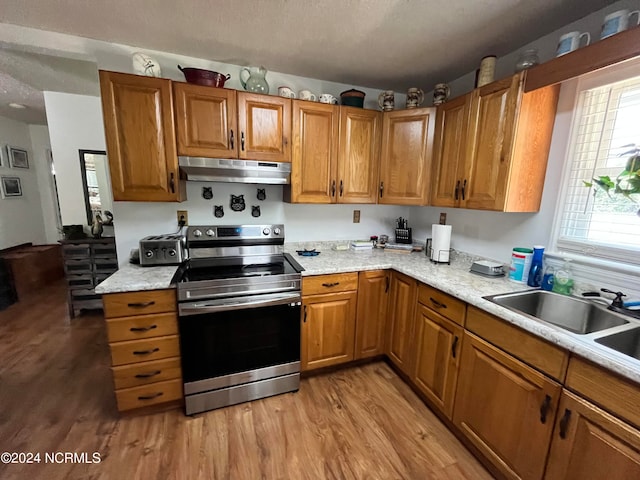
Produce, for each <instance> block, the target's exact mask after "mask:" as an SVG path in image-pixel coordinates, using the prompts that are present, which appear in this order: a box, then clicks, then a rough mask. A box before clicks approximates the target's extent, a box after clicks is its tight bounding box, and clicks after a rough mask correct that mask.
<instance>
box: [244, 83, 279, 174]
mask: <svg viewBox="0 0 640 480" xmlns="http://www.w3.org/2000/svg"><path fill="white" fill-rule="evenodd" d="M237 95H238V130H240V138H239V141H240V144H239V147H240V150H239V152H238V156H239V157H240V158H245V159H248V160H265V161H268V162H290V161H291V143H290V142H289V135H291V100H290V99H288V98H282V97H270V96H268V95H260V94H257V93H245V92H238V94H237Z"/></svg>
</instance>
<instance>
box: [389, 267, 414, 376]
mask: <svg viewBox="0 0 640 480" xmlns="http://www.w3.org/2000/svg"><path fill="white" fill-rule="evenodd" d="M417 290H418V285H417V282H416V281H415V280H414V279H413V278H411V277H409V276H407V275H403V274H402V273H398V272H393V273H392V275H391V295H390V297H389V311H388V317H389V318H388V325H387V348H386V352H387V355H388V356H389V358H390V359H391V361H392V362H393V363H394V364H395V365H396V366H397V367H398V368H399V369H400V370H401V371H402V372H404V373H405V374H407V375H409V374H410V372H411V357H412V351H413V343H414V342H413V326H414V320H415V317H414V314H415V309H416V298H417Z"/></svg>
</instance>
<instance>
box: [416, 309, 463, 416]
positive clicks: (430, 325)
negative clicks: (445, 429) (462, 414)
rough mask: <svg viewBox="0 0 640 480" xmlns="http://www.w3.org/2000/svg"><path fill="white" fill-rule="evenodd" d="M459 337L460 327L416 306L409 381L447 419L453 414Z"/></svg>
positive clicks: (460, 335)
mask: <svg viewBox="0 0 640 480" xmlns="http://www.w3.org/2000/svg"><path fill="white" fill-rule="evenodd" d="M463 334H464V329H463V328H462V327H461V326H459V325H456V324H455V323H453V322H452V321H450V320H447V319H446V318H444V317H443V316H442V315H439V314H437V313H436V312H434V311H433V310H431V309H429V308H427V307H426V306H424V305H423V304H418V309H417V312H416V335H415V337H416V342H417V343H416V361H415V365H414V369H413V373H412V375H411V380H412V381H413V383H414V384H415V385H416V387H418V389H420V391H421V392H422V393H424V394H425V395H426V396H427V397H428V398H429V400H431V402H433V404H434V405H435V406H436V407H437V408H439V409H440V410H441V411H442V412H444V413H445V415H446V416H447V418H449V419H450V418H451V416H452V414H453V400H454V395H455V388H456V382H457V379H458V365H459V363H460V346H461V343H462V336H463Z"/></svg>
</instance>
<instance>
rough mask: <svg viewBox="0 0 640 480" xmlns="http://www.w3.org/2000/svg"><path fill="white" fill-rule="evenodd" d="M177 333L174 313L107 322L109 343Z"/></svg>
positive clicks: (122, 318) (138, 316) (113, 319)
mask: <svg viewBox="0 0 640 480" xmlns="http://www.w3.org/2000/svg"><path fill="white" fill-rule="evenodd" d="M177 333H178V315H177V314H176V313H174V312H169V313H156V314H152V315H137V316H135V317H121V318H112V319H108V320H107V336H108V337H109V343H113V342H121V341H123V340H138V339H143V338H151V337H161V336H165V335H176V334H177Z"/></svg>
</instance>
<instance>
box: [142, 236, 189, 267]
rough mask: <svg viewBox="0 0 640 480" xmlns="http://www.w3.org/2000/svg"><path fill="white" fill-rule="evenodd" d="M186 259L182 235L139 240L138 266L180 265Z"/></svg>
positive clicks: (150, 237) (184, 241)
mask: <svg viewBox="0 0 640 480" xmlns="http://www.w3.org/2000/svg"><path fill="white" fill-rule="evenodd" d="M186 259H187V246H186V240H185V237H184V235H177V234H173V235H172V234H169V235H151V236H149V237H144V238H143V239H142V240H140V265H143V266H146V267H148V266H157V265H180V264H181V263H182V262H184V261H185V260H186Z"/></svg>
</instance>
